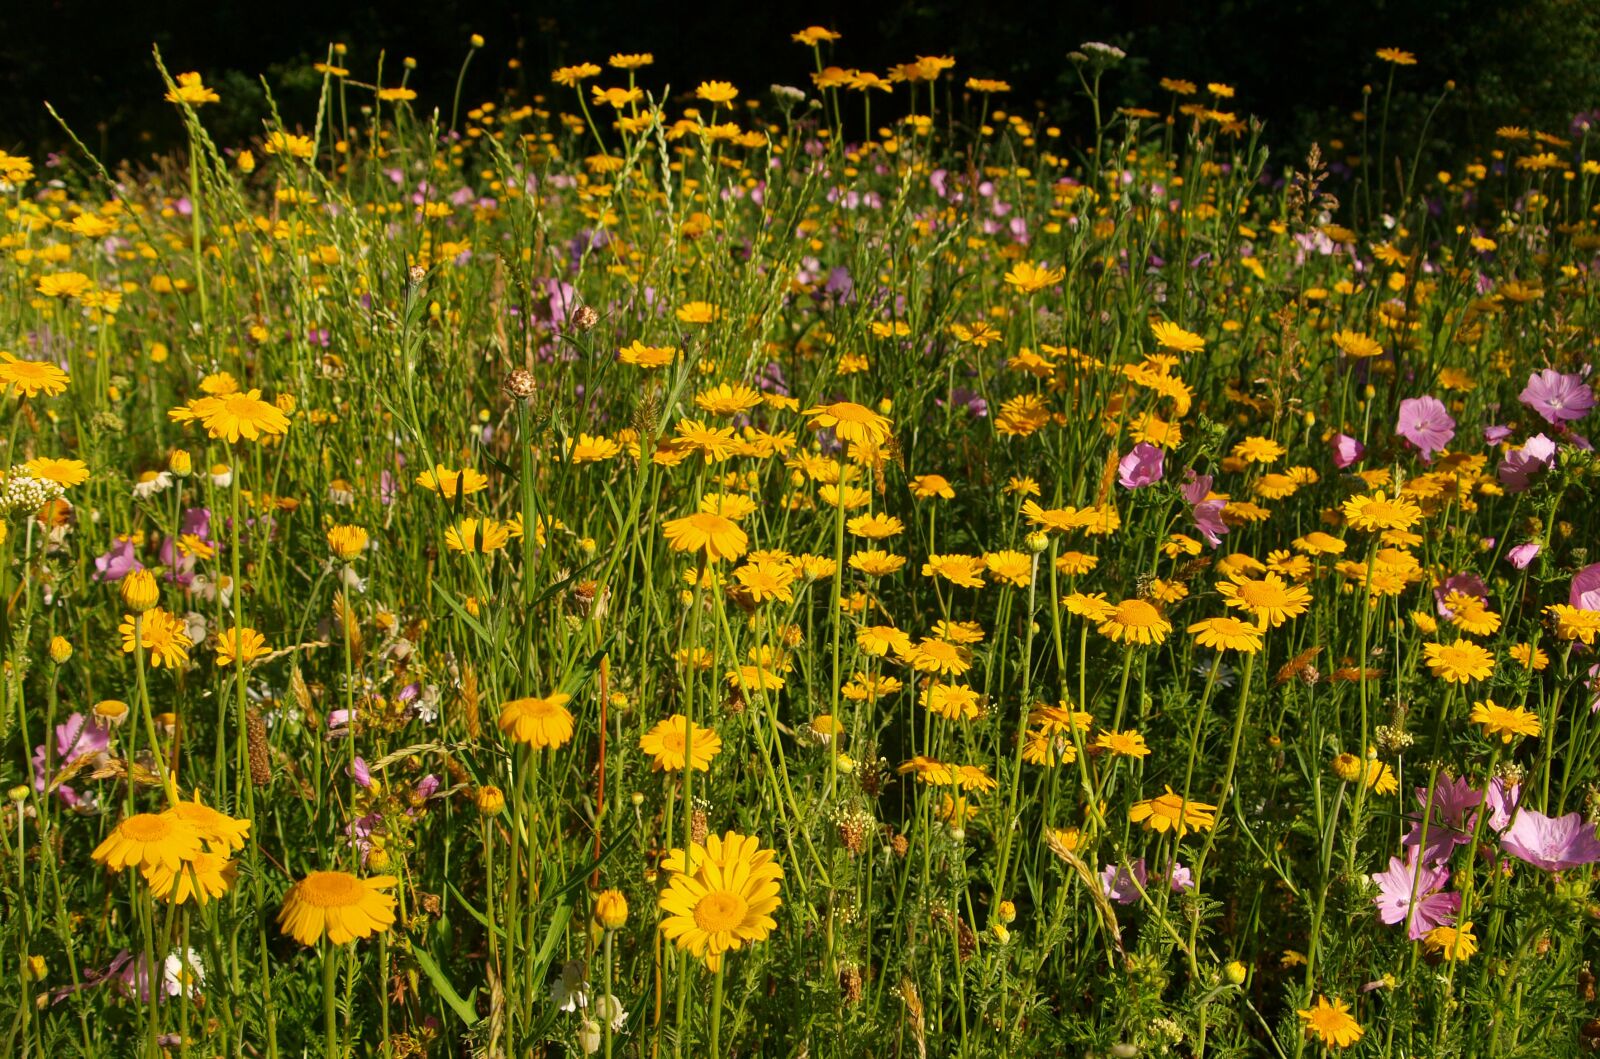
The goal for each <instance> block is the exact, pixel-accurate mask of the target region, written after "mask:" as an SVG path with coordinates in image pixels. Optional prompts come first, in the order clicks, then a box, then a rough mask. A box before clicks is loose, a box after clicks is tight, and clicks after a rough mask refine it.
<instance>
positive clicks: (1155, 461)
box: [1117, 441, 1165, 489]
mask: <svg viewBox="0 0 1600 1059" xmlns="http://www.w3.org/2000/svg"><path fill="white" fill-rule="evenodd" d="M1163 473H1165V471H1164V468H1163V466H1162V456H1161V450H1160V449H1158V448H1156V447H1155V446H1154V445H1152V444H1150V443H1149V442H1148V441H1141V442H1139V444H1137V445H1135V446H1134V447H1133V451H1132V452H1129V453H1128V454H1127V455H1126V456H1124V457H1122V460H1121V462H1119V463H1118V464H1117V481H1118V482H1120V483H1121V484H1122V488H1124V489H1143V488H1144V487H1145V486H1147V485H1155V484H1156V483H1157V482H1159V481H1161V476H1162V474H1163Z"/></svg>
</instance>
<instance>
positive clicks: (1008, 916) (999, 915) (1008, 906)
mask: <svg viewBox="0 0 1600 1059" xmlns="http://www.w3.org/2000/svg"><path fill="white" fill-rule="evenodd" d="M994 917H995V918H996V919H998V920H999V921H1000V922H1002V923H1011V922H1014V921H1015V920H1016V918H1017V906H1016V905H1015V904H1013V903H1011V902H1010V901H1001V902H1000V903H999V904H998V905H996V906H995V909H994Z"/></svg>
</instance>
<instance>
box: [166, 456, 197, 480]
mask: <svg viewBox="0 0 1600 1059" xmlns="http://www.w3.org/2000/svg"><path fill="white" fill-rule="evenodd" d="M167 470H169V471H171V472H172V473H173V475H175V476H176V477H178V478H187V477H189V476H190V475H191V474H193V473H194V457H193V456H190V455H189V450H187V449H173V450H172V451H171V452H170V453H168V454H167Z"/></svg>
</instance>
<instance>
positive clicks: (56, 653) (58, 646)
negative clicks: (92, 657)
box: [50, 636, 72, 666]
mask: <svg viewBox="0 0 1600 1059" xmlns="http://www.w3.org/2000/svg"><path fill="white" fill-rule="evenodd" d="M71 657H72V643H71V642H70V641H69V640H68V639H67V638H66V637H65V636H52V637H50V661H52V662H54V663H55V664H56V665H58V666H60V665H65V664H66V663H67V660H68V659H70V658H71Z"/></svg>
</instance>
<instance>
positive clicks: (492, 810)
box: [473, 784, 506, 816]
mask: <svg viewBox="0 0 1600 1059" xmlns="http://www.w3.org/2000/svg"><path fill="white" fill-rule="evenodd" d="M473 800H474V801H475V802H477V804H478V813H479V815H481V816H499V815H500V814H501V813H503V812H505V811H506V796H505V792H504V791H502V790H501V789H500V788H499V787H496V786H494V785H492V784H490V785H487V786H483V787H479V788H478V793H477V794H476V795H475V796H474V798H473Z"/></svg>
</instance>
